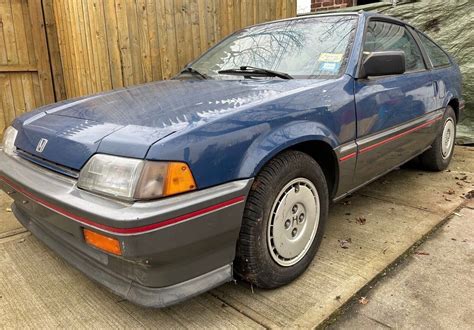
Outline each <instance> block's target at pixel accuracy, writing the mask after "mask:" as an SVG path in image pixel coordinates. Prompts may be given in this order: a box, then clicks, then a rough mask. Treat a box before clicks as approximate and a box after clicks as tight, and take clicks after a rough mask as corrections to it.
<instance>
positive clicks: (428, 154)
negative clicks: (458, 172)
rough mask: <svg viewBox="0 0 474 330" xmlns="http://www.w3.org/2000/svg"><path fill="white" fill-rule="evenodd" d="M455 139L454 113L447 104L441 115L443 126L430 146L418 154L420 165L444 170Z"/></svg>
mask: <svg viewBox="0 0 474 330" xmlns="http://www.w3.org/2000/svg"><path fill="white" fill-rule="evenodd" d="M455 139H456V115H455V113H454V110H453V108H451V106H449V105H448V107H447V108H446V111H445V114H444V117H443V128H442V130H441V132H440V133H439V135H438V136H437V137H436V140H435V141H434V142H433V144H432V145H431V148H430V149H428V150H427V151H425V152H424V153H423V154H422V155H420V163H421V165H422V167H423V168H424V169H426V170H429V171H443V170H445V169H446V168H447V167H448V165H449V163H450V161H451V158H452V157H453V151H454V142H455Z"/></svg>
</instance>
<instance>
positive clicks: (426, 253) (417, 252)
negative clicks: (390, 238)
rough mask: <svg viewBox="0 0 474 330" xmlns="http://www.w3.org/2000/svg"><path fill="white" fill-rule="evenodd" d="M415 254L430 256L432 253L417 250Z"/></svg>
mask: <svg viewBox="0 0 474 330" xmlns="http://www.w3.org/2000/svg"><path fill="white" fill-rule="evenodd" d="M415 254H416V255H418V256H429V255H430V254H429V253H428V252H424V251H416V252H415Z"/></svg>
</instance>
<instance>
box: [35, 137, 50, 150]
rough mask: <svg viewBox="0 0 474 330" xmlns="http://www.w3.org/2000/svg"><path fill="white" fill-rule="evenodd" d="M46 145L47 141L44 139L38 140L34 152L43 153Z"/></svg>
mask: <svg viewBox="0 0 474 330" xmlns="http://www.w3.org/2000/svg"><path fill="white" fill-rule="evenodd" d="M47 143H48V140H46V139H41V140H39V142H38V145H37V146H36V151H37V152H43V150H44V148H46V144H47Z"/></svg>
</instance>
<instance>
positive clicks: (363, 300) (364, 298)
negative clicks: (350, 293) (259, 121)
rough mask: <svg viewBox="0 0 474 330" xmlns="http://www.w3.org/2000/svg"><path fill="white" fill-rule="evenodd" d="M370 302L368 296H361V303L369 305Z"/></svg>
mask: <svg viewBox="0 0 474 330" xmlns="http://www.w3.org/2000/svg"><path fill="white" fill-rule="evenodd" d="M368 303H369V299H367V297H360V298H359V304H361V305H367V304H368Z"/></svg>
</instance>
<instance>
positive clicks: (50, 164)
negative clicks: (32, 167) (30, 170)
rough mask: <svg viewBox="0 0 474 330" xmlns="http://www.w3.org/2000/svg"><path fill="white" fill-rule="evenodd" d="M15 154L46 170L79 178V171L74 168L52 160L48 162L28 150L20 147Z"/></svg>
mask: <svg viewBox="0 0 474 330" xmlns="http://www.w3.org/2000/svg"><path fill="white" fill-rule="evenodd" d="M16 153H17V155H18V156H19V157H20V158H23V159H25V160H27V161H29V162H32V163H34V164H36V165H39V166H41V167H44V168H47V169H48V170H51V171H54V172H56V173H59V174H62V175H65V176H68V177H70V178H74V179H77V178H79V171H77V170H74V169H72V168H69V167H66V166H62V165H59V164H56V163H53V162H50V161H49V160H46V159H43V158H40V157H37V156H35V155H32V154H30V153H29V152H26V151H23V150H21V149H17V150H16Z"/></svg>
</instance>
